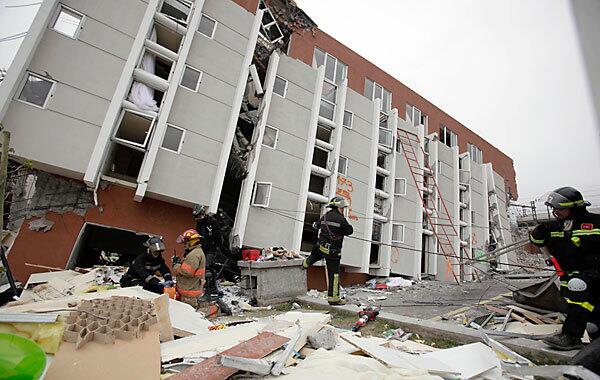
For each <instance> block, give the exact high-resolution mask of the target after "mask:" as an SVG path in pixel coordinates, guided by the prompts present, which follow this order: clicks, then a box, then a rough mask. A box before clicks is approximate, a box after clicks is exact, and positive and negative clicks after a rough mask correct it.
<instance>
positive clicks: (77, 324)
mask: <svg viewBox="0 0 600 380" xmlns="http://www.w3.org/2000/svg"><path fill="white" fill-rule="evenodd" d="M157 322H158V317H157V316H156V312H155V310H154V305H153V304H152V301H147V300H142V299H139V298H133V297H120V296H113V297H111V298H110V299H94V300H84V301H82V302H81V304H80V305H79V306H78V307H77V310H74V311H72V312H71V313H70V314H69V316H68V317H67V327H66V329H65V331H64V333H63V340H64V341H66V342H71V343H75V347H76V348H81V347H83V346H84V345H85V344H86V343H88V342H91V341H96V342H99V343H104V344H112V343H115V339H121V340H132V339H137V338H139V337H140V336H141V334H142V331H144V330H148V329H149V327H150V326H152V325H153V324H155V323H157Z"/></svg>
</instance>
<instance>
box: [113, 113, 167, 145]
mask: <svg viewBox="0 0 600 380" xmlns="http://www.w3.org/2000/svg"><path fill="white" fill-rule="evenodd" d="M127 112H129V113H132V114H135V115H138V116H141V117H142V118H145V119H151V121H150V128H148V132H147V133H146V138H145V139H144V143H143V144H140V143H136V142H133V141H129V140H125V139H122V138H120V137H117V132H118V131H119V126H120V125H121V122H123V117H125V113H127ZM157 122H158V118H156V117H154V116H150V115H148V114H146V113H143V112H139V111H135V110H130V109H125V108H123V109H121V113H120V114H119V118H118V119H117V123H116V128H115V129H114V131H113V133H112V140H113V141H114V142H116V143H119V144H122V145H126V146H129V147H131V148H134V149H138V150H141V151H144V152H145V151H146V150H147V149H148V142H149V141H150V136H152V133H153V132H154V128H155V127H156V123H157ZM160 145H161V146H162V142H161V144H160Z"/></svg>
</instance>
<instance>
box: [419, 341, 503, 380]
mask: <svg viewBox="0 0 600 380" xmlns="http://www.w3.org/2000/svg"><path fill="white" fill-rule="evenodd" d="M421 358H423V359H426V360H437V361H439V362H442V363H444V364H446V365H447V366H448V367H450V368H452V369H453V371H455V372H458V373H460V374H461V378H462V379H470V378H472V377H474V376H477V375H479V374H482V373H484V372H487V371H489V370H491V369H493V368H500V359H498V357H497V356H496V354H494V352H493V351H492V349H491V348H490V347H488V346H486V345H485V344H483V343H481V342H478V343H471V344H465V345H462V346H458V347H452V348H447V349H445V350H439V351H434V352H430V353H427V354H424V355H421Z"/></svg>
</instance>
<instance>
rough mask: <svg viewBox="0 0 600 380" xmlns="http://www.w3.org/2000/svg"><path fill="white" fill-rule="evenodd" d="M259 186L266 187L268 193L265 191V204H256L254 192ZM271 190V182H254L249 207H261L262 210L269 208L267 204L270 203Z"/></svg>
mask: <svg viewBox="0 0 600 380" xmlns="http://www.w3.org/2000/svg"><path fill="white" fill-rule="evenodd" d="M259 185H268V186H269V187H268V191H267V202H266V204H258V203H256V190H257V189H258V186H259ZM272 189H273V183H271V182H262V181H256V182H254V188H253V189H252V200H251V202H250V205H251V206H254V207H263V208H267V207H269V203H270V202H271V190H272Z"/></svg>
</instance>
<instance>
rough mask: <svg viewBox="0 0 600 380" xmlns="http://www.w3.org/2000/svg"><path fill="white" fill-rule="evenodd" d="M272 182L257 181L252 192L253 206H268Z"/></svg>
mask: <svg viewBox="0 0 600 380" xmlns="http://www.w3.org/2000/svg"><path fill="white" fill-rule="evenodd" d="M271 186H272V185H271V184H270V183H268V182H256V183H255V184H254V193H253V194H252V206H259V207H268V206H269V200H270V198H271Z"/></svg>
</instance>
